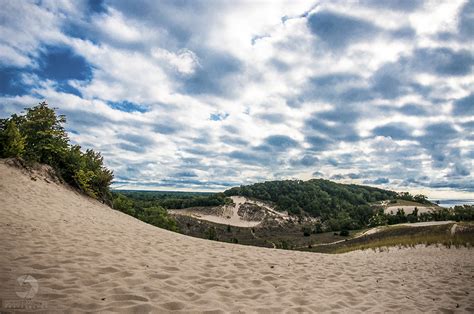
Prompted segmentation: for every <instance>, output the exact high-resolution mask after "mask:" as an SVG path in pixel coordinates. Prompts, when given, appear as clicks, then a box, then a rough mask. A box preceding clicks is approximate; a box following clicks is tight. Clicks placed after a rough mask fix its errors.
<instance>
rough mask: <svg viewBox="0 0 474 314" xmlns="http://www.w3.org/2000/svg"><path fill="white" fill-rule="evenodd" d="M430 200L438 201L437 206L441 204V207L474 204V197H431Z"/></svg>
mask: <svg viewBox="0 0 474 314" xmlns="http://www.w3.org/2000/svg"><path fill="white" fill-rule="evenodd" d="M430 201H432V202H434V203H436V201H439V206H442V207H453V206H456V205H474V199H446V200H436V199H432V200H430Z"/></svg>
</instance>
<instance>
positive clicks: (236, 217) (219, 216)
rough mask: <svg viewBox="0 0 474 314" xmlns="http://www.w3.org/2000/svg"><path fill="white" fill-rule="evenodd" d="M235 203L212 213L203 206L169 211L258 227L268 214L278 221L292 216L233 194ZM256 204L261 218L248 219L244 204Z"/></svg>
mask: <svg viewBox="0 0 474 314" xmlns="http://www.w3.org/2000/svg"><path fill="white" fill-rule="evenodd" d="M230 198H231V199H232V202H233V204H231V205H224V206H219V207H214V208H213V211H212V213H207V212H206V211H205V210H203V209H202V208H185V209H172V210H169V211H168V212H169V213H170V214H172V215H183V216H190V217H193V218H196V219H199V220H206V221H210V222H214V223H218V224H222V225H230V226H236V227H247V228H251V227H256V226H258V225H260V224H261V223H262V222H263V221H264V219H265V218H266V217H268V216H270V217H272V219H274V220H275V221H277V222H282V221H288V220H289V219H290V216H289V215H288V213H286V212H278V211H276V210H275V209H274V208H272V207H270V206H268V205H266V204H265V203H263V202H258V201H255V200H251V199H249V198H246V197H243V196H231V197H230ZM249 204H251V205H256V206H258V207H259V210H260V211H261V212H260V213H261V215H259V216H260V218H258V219H255V220H254V219H252V220H248V219H245V217H243V216H242V214H241V213H240V211H241V208H243V205H249Z"/></svg>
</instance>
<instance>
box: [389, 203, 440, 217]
mask: <svg viewBox="0 0 474 314" xmlns="http://www.w3.org/2000/svg"><path fill="white" fill-rule="evenodd" d="M415 208H417V209H418V214H422V213H430V212H432V211H433V210H434V209H435V208H434V207H426V206H412V205H409V206H397V205H395V206H389V207H387V208H385V210H384V212H385V213H386V214H392V215H395V214H396V213H397V211H398V209H403V211H404V212H405V214H406V215H409V214H411V213H413V211H414V210H415Z"/></svg>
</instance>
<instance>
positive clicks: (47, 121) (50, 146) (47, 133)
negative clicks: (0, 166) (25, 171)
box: [19, 102, 69, 167]
mask: <svg viewBox="0 0 474 314" xmlns="http://www.w3.org/2000/svg"><path fill="white" fill-rule="evenodd" d="M65 122H66V118H65V117H64V116H57V115H56V112H55V111H54V109H51V108H49V107H48V105H47V104H46V102H42V103H40V104H39V105H37V106H35V107H32V108H28V109H26V115H25V116H24V117H23V119H22V122H21V123H20V124H19V128H20V131H21V133H22V135H23V136H24V137H25V144H26V145H25V159H27V160H29V161H36V162H39V163H44V164H48V165H51V166H53V167H55V166H57V164H58V162H59V161H60V160H61V158H62V157H63V156H64V154H65V152H66V151H67V149H68V146H69V144H68V142H69V139H68V136H67V133H66V131H65V130H64V127H63V126H62V125H63V124H64V123H65Z"/></svg>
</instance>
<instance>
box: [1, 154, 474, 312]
mask: <svg viewBox="0 0 474 314" xmlns="http://www.w3.org/2000/svg"><path fill="white" fill-rule="evenodd" d="M0 199H1V200H2V202H1V206H0V239H1V240H0V251H1V252H2V254H1V255H0V281H1V282H2V285H0V299H2V300H3V301H4V303H3V304H5V300H7V301H8V300H10V301H17V303H18V301H22V302H23V303H24V304H29V305H31V306H38V307H40V306H43V307H46V309H47V311H48V312H52V311H59V312H63V311H65V310H67V309H68V310H71V309H73V310H77V311H109V312H110V311H111V312H117V311H122V312H163V311H173V310H180V311H188V312H189V311H214V312H220V311H250V312H255V311H260V312H268V311H270V312H282V311H293V312H296V311H304V312H314V311H318V312H322V311H330V310H333V311H348V310H349V309H350V310H351V311H378V312H381V311H384V310H386V309H387V308H390V309H391V310H394V311H414V310H418V311H441V310H445V311H449V310H454V309H456V308H458V309H459V310H462V311H466V312H472V311H473V310H474V305H473V300H472V296H471V295H470V287H471V284H472V280H471V277H472V275H473V273H472V269H473V268H474V264H473V261H474V255H473V254H474V253H473V252H474V251H472V250H468V249H450V250H448V249H444V248H434V247H432V248H418V249H416V250H414V249H411V250H398V249H395V250H391V251H390V252H389V253H383V254H381V253H374V252H361V251H359V252H352V253H348V254H343V255H322V254H318V253H308V252H297V251H285V250H274V249H265V248H257V247H247V246H240V245H234V244H227V243H221V242H215V241H207V240H202V239H196V238H191V237H187V236H184V235H180V234H178V233H174V232H170V231H167V230H163V229H159V228H156V227H154V226H152V225H149V224H146V223H143V222H141V221H139V220H137V219H135V218H133V217H130V216H128V215H125V214H123V213H121V212H118V211H115V210H113V209H111V208H110V207H108V206H106V205H103V204H102V203H101V202H99V201H97V200H94V199H91V198H89V197H87V196H84V195H81V194H79V193H78V192H76V191H74V190H72V189H71V188H69V187H67V186H65V185H62V184H61V183H59V182H55V181H54V180H53V177H51V176H50V175H49V171H48V167H42V168H40V169H39V170H37V171H34V172H29V171H27V170H25V169H21V168H18V167H14V166H11V165H8V164H7V162H6V161H5V160H2V161H0ZM381 270H383V271H381ZM25 275H29V276H31V278H33V279H34V281H36V283H37V284H38V290H37V293H33V295H30V297H31V299H27V300H25V299H19V295H21V292H25V291H26V292H27V293H28V292H31V290H29V288H30V287H29V286H27V287H22V286H19V284H18V281H17V278H20V276H25ZM21 278H23V277H21ZM29 278H30V277H29ZM16 292H19V293H20V294H17V293H16ZM33 292H35V291H33ZM25 302H26V303H25Z"/></svg>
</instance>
